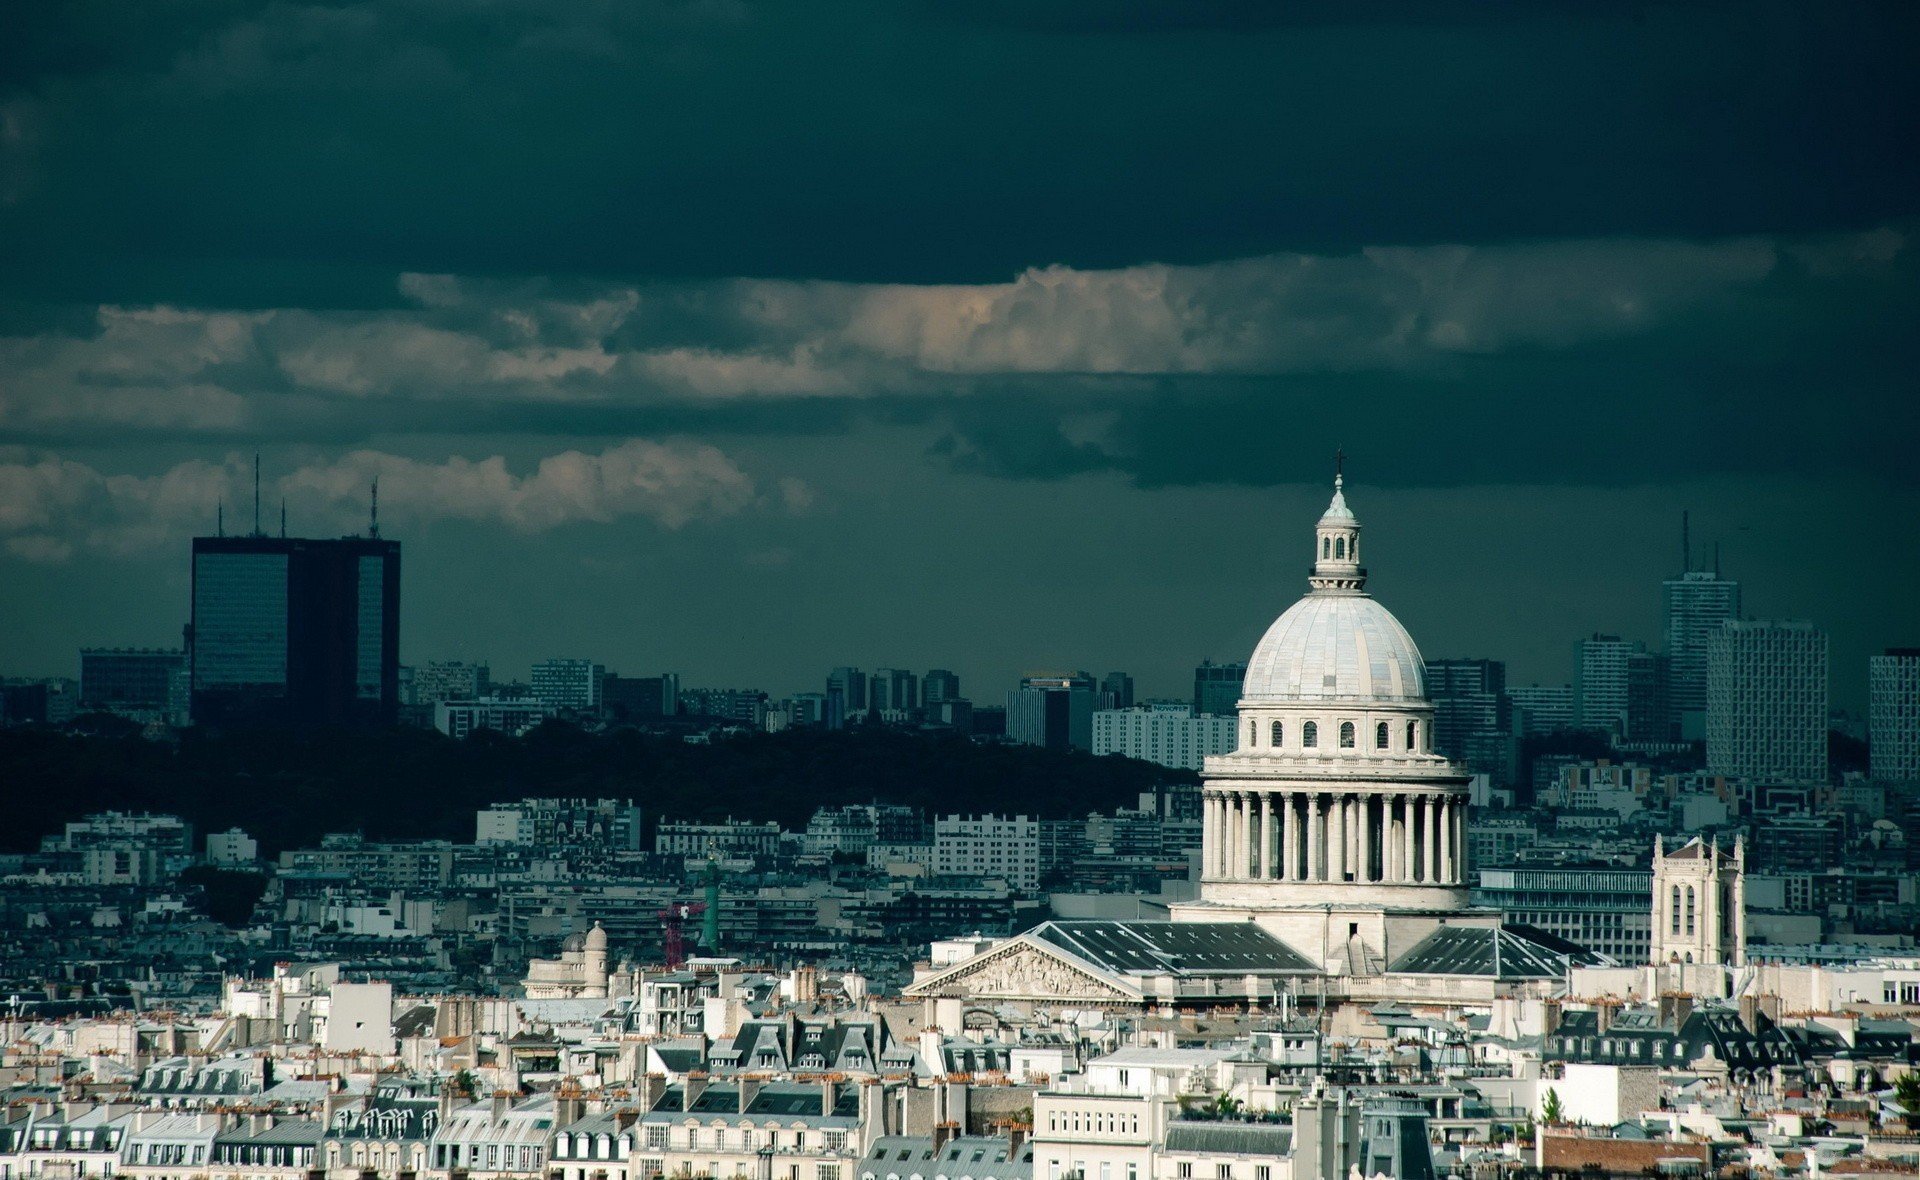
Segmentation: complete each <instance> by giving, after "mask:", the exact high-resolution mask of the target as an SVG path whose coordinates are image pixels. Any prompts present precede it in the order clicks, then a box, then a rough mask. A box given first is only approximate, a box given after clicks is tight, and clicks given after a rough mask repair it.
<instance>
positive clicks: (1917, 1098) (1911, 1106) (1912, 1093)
mask: <svg viewBox="0 0 1920 1180" xmlns="http://www.w3.org/2000/svg"><path fill="white" fill-rule="evenodd" d="M1893 1097H1894V1100H1895V1101H1897V1102H1899V1103H1900V1109H1901V1110H1902V1111H1904V1112H1905V1113H1906V1116H1907V1126H1909V1127H1913V1126H1920V1073H1910V1074H1906V1075H1903V1076H1902V1077H1901V1079H1900V1080H1899V1081H1897V1082H1895V1083H1894V1084H1893Z"/></svg>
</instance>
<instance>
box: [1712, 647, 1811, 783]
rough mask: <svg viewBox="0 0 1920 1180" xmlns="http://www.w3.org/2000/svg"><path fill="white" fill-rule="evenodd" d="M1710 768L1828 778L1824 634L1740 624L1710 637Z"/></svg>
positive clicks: (1794, 778)
mask: <svg viewBox="0 0 1920 1180" xmlns="http://www.w3.org/2000/svg"><path fill="white" fill-rule="evenodd" d="M1707 769H1708V770H1709V771H1711V772H1712V773H1714V774H1719V775H1727V776H1729V777H1736V778H1750V779H1765V780H1771V781H1774V782H1799V783H1823V782H1825V781H1827V633H1826V632H1825V631H1822V630H1820V629H1819V628H1817V627H1815V626H1814V625H1813V624H1812V623H1804V622H1799V621H1796V620H1775V619H1733V620H1729V621H1728V622H1726V623H1723V624H1721V627H1720V630H1718V631H1716V632H1714V633H1713V634H1712V635H1710V636H1709V637H1708V639H1707Z"/></svg>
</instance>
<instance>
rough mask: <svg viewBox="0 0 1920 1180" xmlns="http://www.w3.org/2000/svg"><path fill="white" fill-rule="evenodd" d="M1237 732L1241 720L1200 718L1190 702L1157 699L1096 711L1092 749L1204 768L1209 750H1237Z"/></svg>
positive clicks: (1179, 765) (1165, 764) (1210, 752)
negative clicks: (1122, 707)
mask: <svg viewBox="0 0 1920 1180" xmlns="http://www.w3.org/2000/svg"><path fill="white" fill-rule="evenodd" d="M1238 733H1239V722H1238V719H1237V718H1234V717H1216V716H1214V715H1213V714H1211V713H1208V714H1203V715H1200V716H1195V715H1194V712H1193V705H1192V704H1190V703H1189V702H1186V701H1155V702H1152V703H1150V704H1146V705H1140V706H1136V707H1134V708H1131V709H1102V710H1100V711H1099V712H1097V713H1095V714H1094V715H1093V752H1094V753H1095V754H1121V755H1124V756H1126V757H1128V758H1138V759H1141V760H1142V761H1145V762H1158V763H1159V764H1160V765H1162V766H1177V767H1179V768H1181V769H1182V770H1199V769H1200V767H1201V765H1202V764H1203V763H1204V762H1205V761H1206V758H1207V756H1208V755H1209V754H1231V753H1233V749H1234V745H1235V743H1236V741H1237V736H1238Z"/></svg>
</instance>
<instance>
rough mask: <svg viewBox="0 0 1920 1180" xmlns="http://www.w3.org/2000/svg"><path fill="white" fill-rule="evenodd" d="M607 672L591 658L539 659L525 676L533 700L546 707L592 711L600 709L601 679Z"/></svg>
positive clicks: (578, 711)
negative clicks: (531, 691) (530, 674)
mask: <svg viewBox="0 0 1920 1180" xmlns="http://www.w3.org/2000/svg"><path fill="white" fill-rule="evenodd" d="M606 674H607V669H606V667H605V666H604V665H601V664H596V663H594V662H593V661H592V660H573V659H566V660H541V661H540V662H539V663H537V664H535V665H534V666H533V675H532V676H530V677H529V678H528V679H529V680H530V681H531V683H532V687H533V699H534V700H536V701H539V702H540V703H541V704H543V705H545V706H547V707H548V708H550V709H567V710H571V711H573V712H576V713H593V712H598V711H599V709H600V701H601V696H600V682H601V680H602V679H604V678H605V677H606Z"/></svg>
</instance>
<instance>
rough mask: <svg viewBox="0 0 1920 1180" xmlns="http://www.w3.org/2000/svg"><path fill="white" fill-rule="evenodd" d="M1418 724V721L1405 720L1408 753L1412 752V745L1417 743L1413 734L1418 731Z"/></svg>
mask: <svg viewBox="0 0 1920 1180" xmlns="http://www.w3.org/2000/svg"><path fill="white" fill-rule="evenodd" d="M1419 724H1420V723H1419V722H1418V721H1409V722H1407V753H1409V754H1411V753H1413V751H1414V747H1415V746H1416V745H1417V744H1418V743H1417V742H1416V741H1415V740H1414V734H1415V733H1417V732H1418V726H1419Z"/></svg>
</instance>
